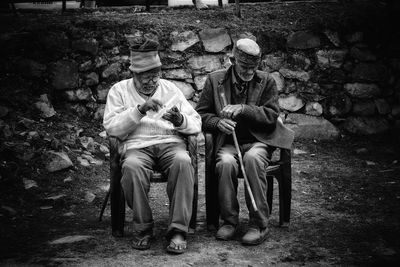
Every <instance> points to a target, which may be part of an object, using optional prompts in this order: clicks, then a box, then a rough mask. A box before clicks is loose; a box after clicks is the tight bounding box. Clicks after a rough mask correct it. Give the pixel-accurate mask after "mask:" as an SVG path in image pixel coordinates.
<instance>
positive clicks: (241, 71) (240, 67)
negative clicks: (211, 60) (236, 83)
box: [235, 60, 257, 82]
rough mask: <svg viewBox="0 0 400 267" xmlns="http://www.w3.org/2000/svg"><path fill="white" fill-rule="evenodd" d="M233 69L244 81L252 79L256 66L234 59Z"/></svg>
mask: <svg viewBox="0 0 400 267" xmlns="http://www.w3.org/2000/svg"><path fill="white" fill-rule="evenodd" d="M235 70H236V73H237V74H238V75H239V78H240V79H242V80H243V81H245V82H248V81H251V79H253V76H254V73H256V70H257V66H249V65H247V64H243V63H241V62H239V61H238V60H236V62H235Z"/></svg>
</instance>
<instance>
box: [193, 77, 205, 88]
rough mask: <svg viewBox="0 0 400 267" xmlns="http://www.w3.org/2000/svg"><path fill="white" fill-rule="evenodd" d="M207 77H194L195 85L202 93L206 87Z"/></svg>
mask: <svg viewBox="0 0 400 267" xmlns="http://www.w3.org/2000/svg"><path fill="white" fill-rule="evenodd" d="M206 80H207V75H198V76H196V77H194V83H195V84H196V88H197V90H198V91H202V90H203V88H204V85H205V84H206Z"/></svg>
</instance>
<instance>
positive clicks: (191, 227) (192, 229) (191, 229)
mask: <svg viewBox="0 0 400 267" xmlns="http://www.w3.org/2000/svg"><path fill="white" fill-rule="evenodd" d="M195 177H196V178H195V179H196V181H195V183H194V192H193V207H192V217H191V218H190V222H189V233H194V232H195V231H196V223H197V201H198V195H199V189H198V180H197V175H196V176H195Z"/></svg>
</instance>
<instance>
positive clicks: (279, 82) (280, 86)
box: [270, 71, 285, 92]
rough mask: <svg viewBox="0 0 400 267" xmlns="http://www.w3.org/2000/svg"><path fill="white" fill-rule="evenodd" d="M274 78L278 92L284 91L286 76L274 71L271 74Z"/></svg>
mask: <svg viewBox="0 0 400 267" xmlns="http://www.w3.org/2000/svg"><path fill="white" fill-rule="evenodd" d="M270 75H271V76H272V78H274V80H275V83H276V88H277V90H278V92H282V91H283V90H284V88H285V78H283V76H282V75H281V74H280V73H279V72H277V71H276V72H272V73H271V74H270Z"/></svg>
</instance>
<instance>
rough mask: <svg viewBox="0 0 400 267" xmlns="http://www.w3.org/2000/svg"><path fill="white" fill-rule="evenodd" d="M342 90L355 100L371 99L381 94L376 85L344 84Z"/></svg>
mask: <svg viewBox="0 0 400 267" xmlns="http://www.w3.org/2000/svg"><path fill="white" fill-rule="evenodd" d="M344 89H345V90H346V92H347V93H348V94H349V95H350V96H352V97H357V98H372V97H376V96H378V95H380V93H381V90H380V89H379V87H378V86H377V85H376V84H367V83H346V84H345V85H344Z"/></svg>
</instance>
